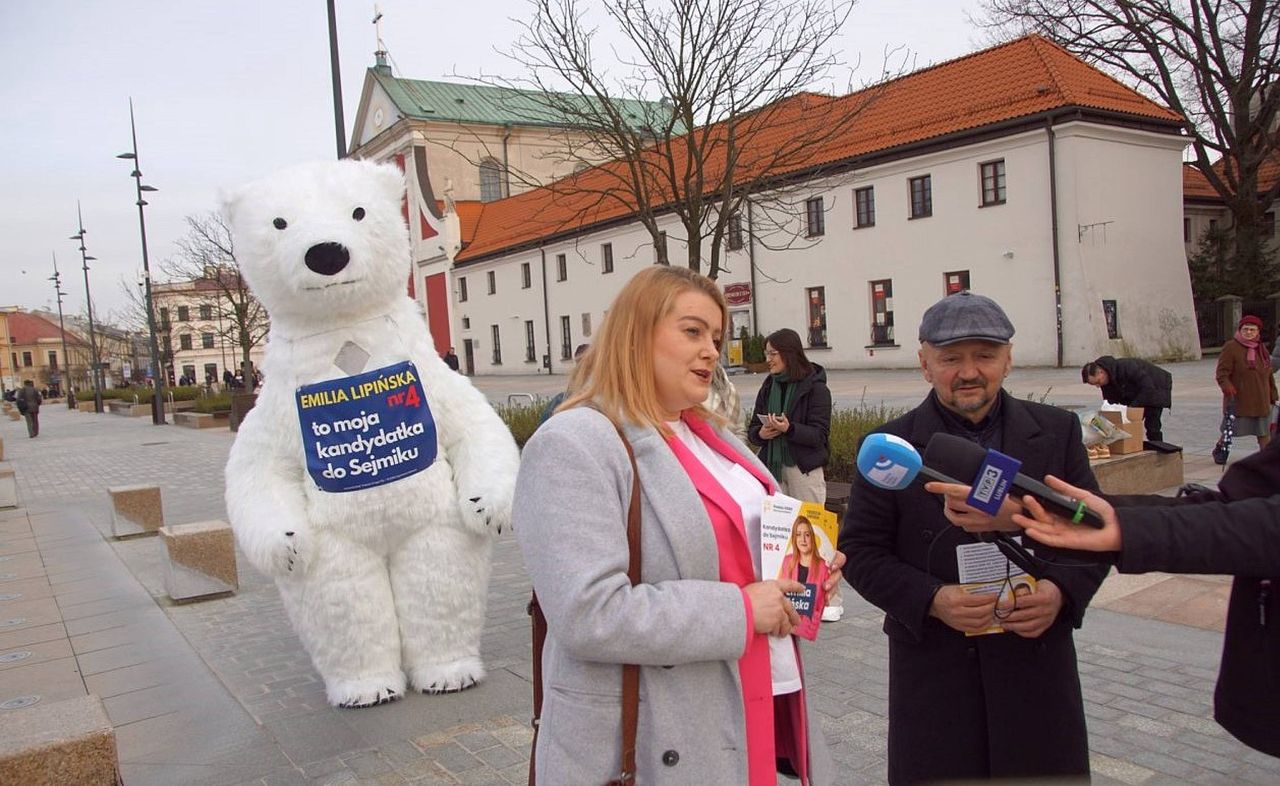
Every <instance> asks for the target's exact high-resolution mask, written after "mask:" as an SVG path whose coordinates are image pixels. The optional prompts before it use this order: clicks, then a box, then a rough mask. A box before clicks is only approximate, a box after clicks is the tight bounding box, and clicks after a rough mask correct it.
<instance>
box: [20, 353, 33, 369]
mask: <svg viewBox="0 0 1280 786" xmlns="http://www.w3.org/2000/svg"><path fill="white" fill-rule="evenodd" d="M22 365H23V366H25V367H27V368H31V367H32V366H33V365H35V360H34V359H33V358H32V357H31V353H30V352H23V353H22Z"/></svg>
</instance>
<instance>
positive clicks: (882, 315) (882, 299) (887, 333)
mask: <svg viewBox="0 0 1280 786" xmlns="http://www.w3.org/2000/svg"><path fill="white" fill-rule="evenodd" d="M893 343H894V341H893V280H892V279H887V278H886V279H883V280H881V281H872V282H871V344H872V346H883V345H886V344H888V345H892V344H893Z"/></svg>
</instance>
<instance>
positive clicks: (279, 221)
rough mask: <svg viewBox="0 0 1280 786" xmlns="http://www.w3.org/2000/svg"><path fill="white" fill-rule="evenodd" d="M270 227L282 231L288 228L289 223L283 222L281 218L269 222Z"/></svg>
mask: <svg viewBox="0 0 1280 786" xmlns="http://www.w3.org/2000/svg"><path fill="white" fill-rule="evenodd" d="M271 226H273V227H275V228H276V229H284V228H285V227H287V226H289V222H288V221H285V220H284V219H283V218H277V219H276V220H275V221H272V222H271Z"/></svg>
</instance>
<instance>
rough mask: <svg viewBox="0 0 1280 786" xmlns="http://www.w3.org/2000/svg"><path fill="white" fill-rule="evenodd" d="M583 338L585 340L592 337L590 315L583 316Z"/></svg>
mask: <svg viewBox="0 0 1280 786" xmlns="http://www.w3.org/2000/svg"><path fill="white" fill-rule="evenodd" d="M582 337H583V338H590V337H591V315H590V314H583V315H582Z"/></svg>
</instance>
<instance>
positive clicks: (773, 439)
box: [747, 328, 844, 622]
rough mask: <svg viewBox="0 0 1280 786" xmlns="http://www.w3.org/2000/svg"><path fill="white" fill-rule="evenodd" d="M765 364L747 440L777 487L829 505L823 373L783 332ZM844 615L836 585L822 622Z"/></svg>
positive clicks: (792, 335)
mask: <svg viewBox="0 0 1280 786" xmlns="http://www.w3.org/2000/svg"><path fill="white" fill-rule="evenodd" d="M764 359H765V362H766V363H768V364H769V376H767V377H765V379H764V383H763V384H762V385H761V386H760V391H759V392H758V393H756V405H755V408H754V409H753V410H752V411H751V421H750V422H749V423H748V424H747V439H748V440H749V441H750V442H751V444H752V445H756V446H759V448H760V453H759V456H760V460H761V461H763V462H764V465H765V466H766V467H768V468H769V472H770V473H772V474H773V477H774V478H775V479H776V480H777V481H778V488H779V490H780V491H781V492H782V493H783V494H786V495H787V496H789V497H795V498H796V499H798V500H800V501H802V502H814V503H817V504H818V505H826V504H827V476H826V471H825V467H826V466H827V460H828V459H829V458H830V455H831V447H830V444H829V437H830V433H831V391H830V390H829V389H828V388H827V372H826V370H825V369H823V368H822V366H820V365H818V364H816V363H813V362H811V361H810V360H809V358H807V357H805V354H804V346H803V345H802V344H801V343H800V334H799V333H796V332H795V331H794V330H792V329H791V328H783V329H782V330H778V331H775V332H773V333H770V334H769V337H768V338H766V339H765V342H764ZM842 616H844V602H843V601H842V600H841V598H840V589H839V584H837V585H836V589H835V591H834V592H832V593H831V594H829V595H828V597H827V606H826V608H824V609H823V611H822V619H823V621H824V622H836V621H838V620H839V619H840V618H841V617H842Z"/></svg>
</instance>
